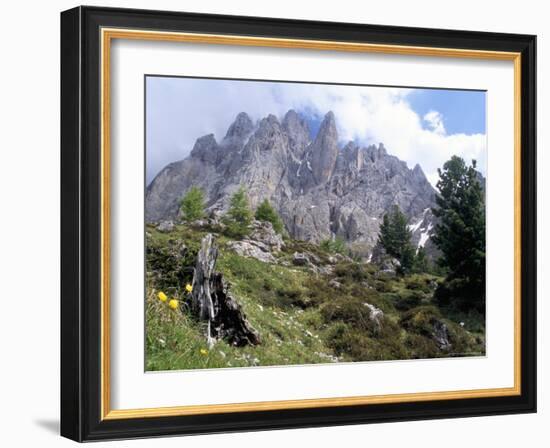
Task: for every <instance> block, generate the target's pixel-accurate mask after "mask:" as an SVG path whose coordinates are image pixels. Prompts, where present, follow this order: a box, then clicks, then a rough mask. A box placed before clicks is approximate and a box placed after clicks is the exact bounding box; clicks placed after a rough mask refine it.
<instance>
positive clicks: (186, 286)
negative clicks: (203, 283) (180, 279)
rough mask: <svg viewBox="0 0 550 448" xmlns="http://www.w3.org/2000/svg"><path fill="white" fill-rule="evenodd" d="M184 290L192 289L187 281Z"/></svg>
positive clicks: (189, 290)
mask: <svg viewBox="0 0 550 448" xmlns="http://www.w3.org/2000/svg"><path fill="white" fill-rule="evenodd" d="M185 290H186V291H187V292H188V293H189V292H191V291H193V287H192V286H191V285H190V284H189V283H187V285H185Z"/></svg>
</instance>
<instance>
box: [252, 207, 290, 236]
mask: <svg viewBox="0 0 550 448" xmlns="http://www.w3.org/2000/svg"><path fill="white" fill-rule="evenodd" d="M255 218H256V219H257V220H258V221H267V222H270V223H271V224H272V225H273V230H275V232H277V233H282V232H283V230H284V226H283V222H282V221H281V218H280V217H279V215H278V214H277V212H276V211H275V209H274V208H273V207H272V206H271V204H270V203H269V201H268V200H267V199H264V200H263V201H262V202H261V203H260V205H259V206H258V208H257V209H256V214H255Z"/></svg>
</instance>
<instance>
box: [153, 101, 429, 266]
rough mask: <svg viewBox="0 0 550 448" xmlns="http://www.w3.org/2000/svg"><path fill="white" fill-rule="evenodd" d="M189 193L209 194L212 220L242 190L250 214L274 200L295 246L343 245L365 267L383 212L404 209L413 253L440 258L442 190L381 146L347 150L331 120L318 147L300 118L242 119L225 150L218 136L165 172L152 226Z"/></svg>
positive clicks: (156, 190)
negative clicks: (438, 193) (437, 219)
mask: <svg viewBox="0 0 550 448" xmlns="http://www.w3.org/2000/svg"><path fill="white" fill-rule="evenodd" d="M153 150H154V149H153ZM191 186H197V187H199V188H201V189H202V190H203V191H204V193H205V197H206V198H207V207H208V211H209V212H210V213H211V214H212V215H214V216H215V215H220V214H223V212H224V211H225V210H226V209H227V207H228V204H229V199H230V197H231V195H232V194H233V193H234V192H235V191H237V190H238V188H239V187H240V186H244V187H245V188H246V190H247V193H248V196H249V201H250V205H251V207H252V208H255V207H256V206H257V205H258V204H259V203H260V202H261V201H262V200H263V199H265V198H267V199H269V201H270V202H271V203H272V205H273V206H274V207H275V208H276V210H277V211H278V212H279V214H280V216H281V218H282V220H283V222H284V224H285V227H286V230H287V231H288V233H289V234H290V236H291V237H293V238H295V239H300V240H306V241H311V242H320V241H322V240H325V239H327V238H334V237H336V236H337V237H341V238H343V239H344V240H345V241H346V242H347V243H348V244H349V246H350V247H351V248H352V249H353V250H354V251H355V252H356V253H358V254H361V255H363V256H365V257H367V258H368V257H370V255H371V254H372V249H373V247H374V246H375V244H376V240H377V236H378V230H379V226H380V223H381V221H382V217H383V215H384V213H386V212H387V211H388V210H389V209H390V208H391V207H392V206H393V205H394V204H397V205H398V206H399V208H400V209H401V211H402V212H404V213H405V214H406V215H407V216H408V217H409V223H410V224H409V226H410V229H411V231H412V233H413V243H414V244H415V245H416V247H420V246H425V247H426V249H427V251H428V253H430V252H431V251H432V250H431V249H433V247H431V248H430V246H431V245H432V243H431V241H430V235H431V231H432V229H433V228H434V217H433V215H432V213H431V207H434V206H435V190H434V188H433V187H432V185H431V184H430V183H429V182H428V180H427V178H426V176H425V175H424V172H423V171H422V168H421V167H420V166H419V165H416V166H414V167H413V168H412V169H410V168H409V167H408V166H407V164H406V163H405V162H403V161H401V160H399V159H398V158H397V157H395V156H393V155H391V154H389V153H388V151H387V150H386V148H385V147H384V145H383V144H382V143H380V144H379V145H371V146H366V147H364V146H358V145H357V144H356V143H354V142H351V141H350V142H349V143H347V144H345V145H341V144H340V140H339V137H338V132H337V126H336V117H335V116H334V114H333V113H332V112H328V113H327V114H326V115H325V117H324V119H323V121H322V123H321V125H320V128H319V130H318V132H317V133H316V135H315V136H314V137H313V138H312V136H311V132H310V129H309V126H308V124H307V121H306V120H305V119H304V118H303V117H302V116H301V115H300V114H298V113H297V112H295V111H294V110H289V111H288V112H287V113H286V114H285V116H284V117H283V119H282V120H279V119H278V118H277V117H276V116H274V115H269V116H267V117H265V118H263V119H261V120H259V121H258V122H256V123H255V122H253V121H252V119H251V118H250V117H249V116H248V115H247V114H246V113H245V112H241V113H240V114H238V116H237V117H236V119H235V121H234V122H233V123H232V124H231V126H230V127H229V129H228V130H227V133H226V135H225V137H224V138H223V139H222V140H221V141H219V142H218V141H217V140H216V138H215V137H214V135H213V134H208V135H205V136H203V137H200V138H199V139H197V141H196V142H195V145H194V147H193V149H192V151H191V153H190V154H189V156H188V157H186V158H185V159H183V160H180V161H177V162H173V163H170V164H169V165H167V166H166V167H165V168H163V169H162V170H161V171H160V172H159V174H158V175H157V176H156V177H155V178H154V179H153V181H152V182H151V183H150V185H149V186H148V187H147V189H146V199H145V217H146V221H147V222H158V221H163V220H173V219H176V218H177V217H178V208H179V205H178V203H179V200H180V199H181V198H182V196H183V195H184V194H185V192H186V191H187V190H188V189H189V188H190V187H191Z"/></svg>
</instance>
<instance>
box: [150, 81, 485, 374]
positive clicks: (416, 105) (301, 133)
mask: <svg viewBox="0 0 550 448" xmlns="http://www.w3.org/2000/svg"><path fill="white" fill-rule="evenodd" d="M145 95H146V102H145V134H146V135H145V143H146V145H145V147H146V151H145V159H146V169H145V185H146V191H145V237H144V238H145V254H146V268H145V269H146V275H145V285H144V293H145V298H144V299H145V301H146V307H145V309H146V311H145V314H146V315H145V337H146V344H145V350H146V353H145V363H146V366H145V368H146V370H147V371H164V370H185V369H209V368H237V367H240V368H242V367H260V366H283V365H305V364H318V363H341V362H368V361H390V360H410V359H427V358H451V357H468V356H484V355H485V317H486V316H485V295H486V293H485V288H486V286H485V270H486V264H485V179H486V176H487V167H486V152H487V138H486V131H487V130H486V92H485V91H478V90H457V89H448V90H447V89H430V88H415V87H395V86H367V85H340V84H318V83H303V82H281V81H262V80H231V79H212V78H191V77H169V76H159V75H154V76H153V75H151V76H149V75H148V76H146V77H145Z"/></svg>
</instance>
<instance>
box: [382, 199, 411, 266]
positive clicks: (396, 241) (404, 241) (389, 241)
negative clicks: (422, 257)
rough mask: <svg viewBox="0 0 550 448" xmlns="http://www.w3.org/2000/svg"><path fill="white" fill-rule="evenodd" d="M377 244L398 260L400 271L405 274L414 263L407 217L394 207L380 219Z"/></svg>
mask: <svg viewBox="0 0 550 448" xmlns="http://www.w3.org/2000/svg"><path fill="white" fill-rule="evenodd" d="M378 242H379V243H380V244H381V245H382V247H383V248H384V249H385V251H386V253H387V254H388V255H390V256H392V257H394V258H397V259H398V260H399V263H400V264H401V268H400V271H401V273H403V274H405V273H407V272H409V271H410V269H411V268H412V266H413V263H414V249H413V247H412V245H411V231H410V230H409V228H408V225H407V217H406V216H405V215H404V214H403V213H401V210H399V207H398V206H397V205H394V206H393V207H392V209H391V210H390V211H389V212H388V213H386V214H385V215H384V217H383V219H382V224H381V226H380V233H379V235H378Z"/></svg>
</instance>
